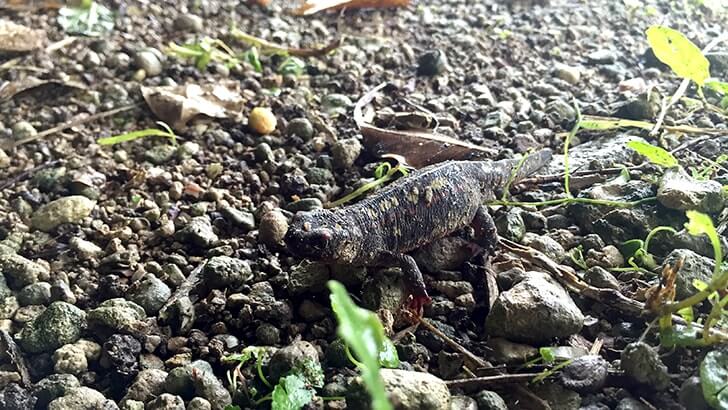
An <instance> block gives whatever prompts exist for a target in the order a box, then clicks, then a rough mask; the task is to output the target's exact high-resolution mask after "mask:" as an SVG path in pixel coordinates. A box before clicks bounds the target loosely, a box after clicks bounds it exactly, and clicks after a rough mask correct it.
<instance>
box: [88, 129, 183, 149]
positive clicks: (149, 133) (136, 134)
mask: <svg viewBox="0 0 728 410" xmlns="http://www.w3.org/2000/svg"><path fill="white" fill-rule="evenodd" d="M144 137H166V138H169V139H171V140H173V141H174V140H175V139H176V138H177V136H176V135H174V134H171V133H169V132H167V131H162V130H160V129H157V128H147V129H143V130H139V131H132V132H127V133H126V134H121V135H115V136H113V137H106V138H99V139H98V141H96V142H97V143H98V144H99V145H114V144H119V143H122V142H127V141H133V140H135V139H139V138H144Z"/></svg>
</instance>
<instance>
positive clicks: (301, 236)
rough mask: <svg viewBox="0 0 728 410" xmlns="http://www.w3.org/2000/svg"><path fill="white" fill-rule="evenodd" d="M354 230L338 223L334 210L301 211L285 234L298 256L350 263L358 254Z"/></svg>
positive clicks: (291, 250) (292, 251) (286, 239)
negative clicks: (352, 234) (352, 232)
mask: <svg viewBox="0 0 728 410" xmlns="http://www.w3.org/2000/svg"><path fill="white" fill-rule="evenodd" d="M349 238H350V233H349V232H348V231H347V230H345V229H344V228H342V227H341V226H340V225H339V224H337V223H336V222H335V219H334V218H333V217H332V213H331V211H328V210H323V209H321V210H316V211H311V212H299V213H297V214H296V215H295V216H294V217H293V222H292V223H291V225H290V226H289V228H288V232H287V233H286V236H285V239H284V240H285V242H286V246H287V247H288V250H289V251H290V252H291V253H293V254H294V255H296V256H298V257H301V258H306V259H310V260H316V261H322V262H349V261H351V259H352V258H353V256H354V253H355V252H354V251H353V247H352V241H351V240H350V239H349Z"/></svg>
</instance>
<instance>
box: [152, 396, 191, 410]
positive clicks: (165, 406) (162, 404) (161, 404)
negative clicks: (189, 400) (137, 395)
mask: <svg viewBox="0 0 728 410" xmlns="http://www.w3.org/2000/svg"><path fill="white" fill-rule="evenodd" d="M146 410H185V402H184V400H182V397H179V396H175V395H173V394H169V393H162V394H161V395H160V396H159V397H157V398H156V399H154V400H152V401H150V402H149V403H148V404H147V406H146Z"/></svg>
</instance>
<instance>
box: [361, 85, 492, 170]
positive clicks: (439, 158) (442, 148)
mask: <svg viewBox="0 0 728 410" xmlns="http://www.w3.org/2000/svg"><path fill="white" fill-rule="evenodd" d="M386 85H387V84H386V83H384V84H380V85H379V86H377V87H375V88H374V89H372V90H371V91H369V92H368V93H366V94H364V95H363V96H362V97H361V99H359V101H357V103H356V106H355V107H354V120H355V121H356V123H357V125H358V126H359V131H360V132H361V134H362V136H363V137H364V138H363V140H362V142H363V144H364V147H365V148H366V149H367V150H368V151H369V152H371V153H372V154H374V155H376V156H378V157H381V158H395V159H397V160H398V161H399V162H404V164H406V165H409V166H412V167H415V168H421V167H424V166H427V165H431V164H436V163H438V162H443V161H448V160H476V159H483V158H491V157H494V156H495V155H496V154H497V152H496V151H495V150H493V149H490V148H485V147H481V146H479V145H475V144H470V143H468V142H465V141H460V140H457V139H455V138H450V137H448V136H446V135H442V134H438V133H436V132H432V131H423V130H409V131H399V130H389V129H385V128H379V127H375V126H373V125H371V124H369V123H368V122H367V121H366V119H365V118H364V114H363V113H362V108H363V107H364V106H366V105H367V104H369V103H370V102H371V101H372V100H373V99H374V95H375V94H376V93H377V92H378V91H379V90H381V89H382V88H384V87H385V86H386Z"/></svg>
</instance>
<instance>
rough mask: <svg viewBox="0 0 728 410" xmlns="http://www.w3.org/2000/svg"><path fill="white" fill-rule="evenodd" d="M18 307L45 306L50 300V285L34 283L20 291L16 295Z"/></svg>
mask: <svg viewBox="0 0 728 410" xmlns="http://www.w3.org/2000/svg"><path fill="white" fill-rule="evenodd" d="M17 299H18V303H19V304H20V306H28V305H47V304H48V303H50V300H51V284H50V283H48V282H36V283H31V284H30V285H28V286H26V287H24V288H23V289H20V292H18V295H17Z"/></svg>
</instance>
